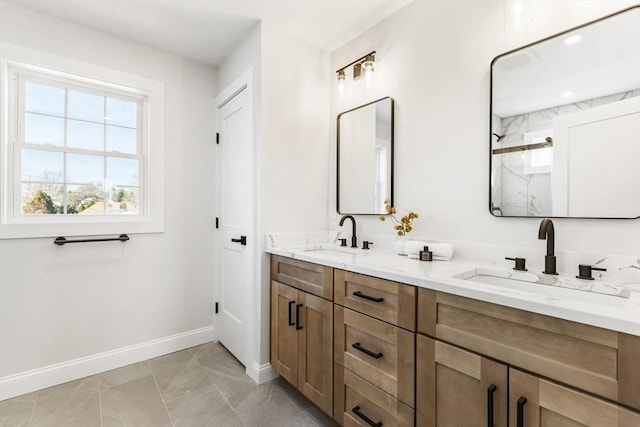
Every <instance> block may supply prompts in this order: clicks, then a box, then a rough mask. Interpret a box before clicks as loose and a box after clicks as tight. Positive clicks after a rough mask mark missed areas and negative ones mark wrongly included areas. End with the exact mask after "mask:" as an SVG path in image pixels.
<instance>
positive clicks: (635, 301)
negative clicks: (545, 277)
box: [265, 231, 640, 336]
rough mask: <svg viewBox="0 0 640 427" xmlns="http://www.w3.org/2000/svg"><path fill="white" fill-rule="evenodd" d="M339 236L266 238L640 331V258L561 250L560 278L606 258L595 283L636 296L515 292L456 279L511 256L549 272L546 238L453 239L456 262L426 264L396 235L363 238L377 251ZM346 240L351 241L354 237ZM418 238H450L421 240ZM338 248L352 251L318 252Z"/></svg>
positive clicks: (356, 268) (464, 292) (571, 278)
mask: <svg viewBox="0 0 640 427" xmlns="http://www.w3.org/2000/svg"><path fill="white" fill-rule="evenodd" d="M336 234H337V232H335V231H333V232H330V231H318V232H308V233H271V234H268V235H267V236H266V237H265V250H266V251H267V252H268V253H271V254H275V255H282V256H286V257H291V258H295V259H299V260H302V261H308V262H313V263H317V264H322V265H327V266H330V267H334V268H339V269H343V270H347V271H352V272H355V273H361V274H366V275H369V276H376V277H380V278H383V279H388V280H393V281H396V282H400V283H407V284H410V285H414V286H418V287H422V288H428V289H433V290H436V291H442V292H447V293H450V294H455V295H460V296H464V297H468V298H474V299H477V300H481V301H486V302H490V303H494V304H500V305H504V306H509V307H513V308H518V309H522V310H527V311H531V312H535V313H540V314H544V315H548V316H553V317H558V318H561V319H566V320H571V321H575V322H580V323H585V324H588V325H592V326H598V327H602V328H607V329H611V330H615V331H620V332H625V333H629V334H632V335H637V336H640V264H639V260H638V258H637V257H630V256H620V255H607V254H596V253H587V252H577V251H556V257H557V261H558V272H559V273H560V276H556V277H558V279H559V280H560V281H563V282H566V283H573V282H576V283H577V284H580V281H579V280H578V279H575V275H576V274H577V272H578V264H595V263H596V262H598V267H603V268H606V269H607V271H606V272H602V273H600V272H596V271H594V277H595V278H596V280H595V281H594V282H588V283H596V284H607V285H617V286H624V287H626V288H628V289H629V290H630V291H631V296H630V298H622V297H617V296H608V295H602V294H597V293H593V292H588V291H581V290H573V289H567V288H564V287H558V286H547V285H541V284H537V283H531V284H526V285H523V284H520V285H519V286H518V289H515V288H513V289H512V288H509V287H507V286H496V285H488V284H480V283H476V282H470V281H465V280H462V279H456V278H454V277H453V276H455V275H457V274H460V273H462V272H465V271H469V270H472V269H475V268H489V269H494V270H503V271H511V268H512V267H513V261H507V260H505V259H504V258H505V257H507V256H508V257H520V258H526V260H527V268H528V269H529V271H530V272H533V273H536V274H538V275H541V271H542V266H543V262H544V255H545V252H546V244H545V242H543V241H541V242H540V247H539V248H530V247H513V246H512V247H507V246H501V245H491V244H484V243H474V242H459V241H449V243H452V244H453V258H452V259H451V261H432V262H425V261H419V260H416V259H408V258H407V257H406V256H400V255H397V254H395V253H394V252H393V250H392V248H393V244H394V242H395V237H393V236H383V235H366V234H362V235H359V236H358V244H359V246H360V248H361V247H362V241H363V240H369V241H372V242H374V244H373V246H372V249H371V250H368V251H366V250H362V249H360V248H358V249H355V248H349V247H347V248H343V247H340V246H339V245H338V244H335V243H334V241H336V239H337V236H336ZM343 234H344V233H343ZM340 237H347V238H348V237H350V234H348V235H346V236H340ZM410 240H420V241H430V242H444V241H443V240H433V239H424V238H417V237H416V238H410ZM348 241H350V239H348ZM334 247H335V248H336V249H339V250H340V251H344V252H348V253H330V252H324V253H322V251H320V252H318V251H315V252H314V251H312V250H310V249H314V248H315V249H333V248H334ZM630 266H635V267H630ZM584 282H585V281H582V283H584Z"/></svg>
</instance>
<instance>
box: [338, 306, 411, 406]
mask: <svg viewBox="0 0 640 427" xmlns="http://www.w3.org/2000/svg"><path fill="white" fill-rule="evenodd" d="M334 326H335V331H334V339H335V344H334V347H333V348H334V352H335V354H334V360H335V362H336V363H339V364H340V365H342V366H344V367H345V368H346V369H348V370H350V371H351V372H353V373H355V374H356V375H358V376H360V377H362V378H363V379H365V380H366V381H368V382H370V383H371V384H373V385H375V386H377V387H379V388H381V389H382V390H383V391H385V392H387V393H389V394H390V395H392V396H393V397H395V398H397V399H399V400H400V401H402V402H403V403H405V404H407V405H409V406H411V407H414V381H415V377H414V368H415V356H414V355H415V334H414V333H412V332H409V331H405V330H404V329H402V328H399V327H397V326H393V325H390V324H388V323H385V322H382V321H380V320H376V319H374V318H372V317H369V316H365V315H364V314H361V313H358V312H356V311H353V310H349V309H346V308H343V307H341V306H339V305H334Z"/></svg>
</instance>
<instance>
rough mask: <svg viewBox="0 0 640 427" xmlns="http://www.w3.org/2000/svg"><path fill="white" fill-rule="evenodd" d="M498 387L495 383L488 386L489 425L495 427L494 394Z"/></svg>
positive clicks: (488, 426)
mask: <svg viewBox="0 0 640 427" xmlns="http://www.w3.org/2000/svg"><path fill="white" fill-rule="evenodd" d="M497 388H498V387H496V385H495V384H491V385H490V386H489V388H487V427H493V394H494V393H495V391H496V389H497Z"/></svg>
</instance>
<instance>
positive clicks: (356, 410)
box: [352, 406, 382, 427]
mask: <svg viewBox="0 0 640 427" xmlns="http://www.w3.org/2000/svg"><path fill="white" fill-rule="evenodd" d="M352 411H353V413H354V414H356V415H357V416H359V417H360V418H362V419H363V420H364V421H365V422H366V423H367V424H369V425H370V426H371V427H382V421H378V422H375V421H373V420H372V419H371V418H369V417H367V416H366V415H365V414H363V413H362V412H360V406H355V407H354V408H353V409H352Z"/></svg>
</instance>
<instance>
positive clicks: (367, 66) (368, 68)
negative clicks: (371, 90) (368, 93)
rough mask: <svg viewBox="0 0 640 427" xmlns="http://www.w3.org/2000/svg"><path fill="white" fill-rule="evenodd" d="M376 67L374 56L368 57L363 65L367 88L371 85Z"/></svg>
mask: <svg viewBox="0 0 640 427" xmlns="http://www.w3.org/2000/svg"><path fill="white" fill-rule="evenodd" d="M374 66H375V62H374V56H373V55H367V58H366V60H365V61H364V62H363V63H362V72H363V73H364V80H365V84H366V86H367V87H369V85H370V84H371V75H372V74H373V69H374Z"/></svg>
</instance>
